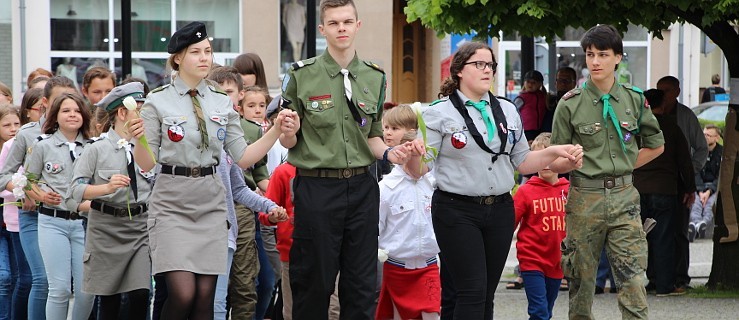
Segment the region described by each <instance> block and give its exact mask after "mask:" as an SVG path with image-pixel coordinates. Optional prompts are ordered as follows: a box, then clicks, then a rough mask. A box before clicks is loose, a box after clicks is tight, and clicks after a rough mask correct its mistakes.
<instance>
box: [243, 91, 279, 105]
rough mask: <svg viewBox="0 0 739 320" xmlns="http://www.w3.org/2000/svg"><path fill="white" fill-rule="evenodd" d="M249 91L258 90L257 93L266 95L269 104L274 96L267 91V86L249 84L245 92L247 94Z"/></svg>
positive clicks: (266, 101) (265, 100) (265, 99)
mask: <svg viewBox="0 0 739 320" xmlns="http://www.w3.org/2000/svg"><path fill="white" fill-rule="evenodd" d="M247 92H256V93H259V94H262V95H264V102H265V103H266V104H269V103H270V102H272V97H271V96H270V95H269V91H267V89H266V88H262V87H260V86H248V87H246V88H244V94H246V93H247ZM242 102H243V101H242ZM242 107H243V106H242Z"/></svg>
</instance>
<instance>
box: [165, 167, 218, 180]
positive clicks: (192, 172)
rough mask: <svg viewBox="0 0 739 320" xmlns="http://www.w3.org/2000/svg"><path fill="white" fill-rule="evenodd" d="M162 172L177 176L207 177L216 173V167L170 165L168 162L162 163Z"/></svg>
mask: <svg viewBox="0 0 739 320" xmlns="http://www.w3.org/2000/svg"><path fill="white" fill-rule="evenodd" d="M162 173H164V174H173V175H176V176H185V177H193V178H198V177H205V176H209V175H211V174H214V173H216V167H195V168H189V167H178V166H170V165H168V164H163V165H162Z"/></svg>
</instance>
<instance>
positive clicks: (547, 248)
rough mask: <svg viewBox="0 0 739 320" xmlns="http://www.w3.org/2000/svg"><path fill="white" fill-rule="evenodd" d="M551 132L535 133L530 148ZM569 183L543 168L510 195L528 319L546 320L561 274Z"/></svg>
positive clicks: (544, 143) (544, 142)
mask: <svg viewBox="0 0 739 320" xmlns="http://www.w3.org/2000/svg"><path fill="white" fill-rule="evenodd" d="M551 136H552V135H551V133H548V132H545V133H541V134H539V135H538V136H537V137H536V139H534V141H533V142H532V144H531V150H540V149H544V148H546V147H548V146H549V144H550V142H549V140H550V138H551ZM569 187H570V183H569V182H568V181H567V179H565V178H558V177H557V174H556V173H554V172H552V171H551V170H549V169H548V168H545V169H543V170H541V171H539V173H538V176H534V177H532V178H531V179H529V180H528V181H527V182H526V184H524V185H522V186H521V187H519V188H518V191H516V194H515V196H513V203H514V206H515V209H516V222H515V223H516V225H518V224H519V223H520V224H521V225H520V227H519V229H518V242H517V243H516V250H517V252H518V253H517V257H518V262H519V264H520V267H521V277H522V278H523V282H524V283H525V284H526V286H525V287H524V289H526V298H527V299H528V301H529V307H528V313H529V317H530V319H546V320H548V319H550V318H551V317H552V308H553V307H554V301H555V300H556V299H557V294H558V291H559V285H560V283H561V282H562V278H563V277H564V275H563V274H562V267H561V266H560V261H561V258H562V253H561V252H560V243H561V242H562V239H564V238H565V203H566V202H567V191H568V189H569Z"/></svg>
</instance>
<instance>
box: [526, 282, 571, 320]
mask: <svg viewBox="0 0 739 320" xmlns="http://www.w3.org/2000/svg"><path fill="white" fill-rule="evenodd" d="M521 278H523V283H525V284H526V285H525V286H524V287H523V288H524V289H525V290H526V299H527V300H529V309H528V311H529V319H530V320H549V319H551V318H552V309H554V301H556V300H557V295H558V294H559V285H560V284H561V283H562V279H553V278H547V277H545V276H544V273H543V272H541V271H521Z"/></svg>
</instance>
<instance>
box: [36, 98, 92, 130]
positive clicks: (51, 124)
mask: <svg viewBox="0 0 739 320" xmlns="http://www.w3.org/2000/svg"><path fill="white" fill-rule="evenodd" d="M65 100H72V101H74V103H75V104H77V107H78V108H79V109H80V114H81V115H82V127H81V128H80V129H79V131H80V133H82V137H84V138H85V139H89V138H90V108H88V107H87V106H86V105H85V99H84V98H82V96H80V95H79V94H77V93H63V94H62V95H61V96H59V97H58V98H57V99H55V100H54V103H52V104H51V110H49V116H48V117H46V122H44V126H43V128H42V129H43V131H44V133H46V134H52V133H54V132H56V130H57V129H59V123H58V122H57V117H58V116H59V109H61V107H62V103H63V102H64V101H65Z"/></svg>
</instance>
